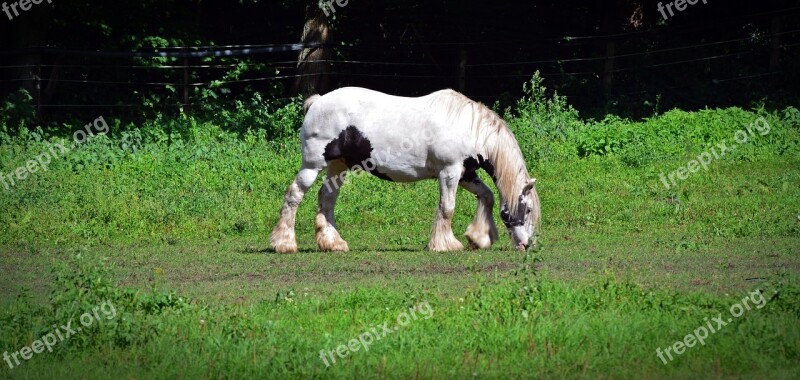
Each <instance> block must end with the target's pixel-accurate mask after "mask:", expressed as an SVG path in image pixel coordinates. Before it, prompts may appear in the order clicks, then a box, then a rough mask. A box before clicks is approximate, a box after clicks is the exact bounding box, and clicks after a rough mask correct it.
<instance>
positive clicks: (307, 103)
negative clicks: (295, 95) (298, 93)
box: [303, 94, 320, 113]
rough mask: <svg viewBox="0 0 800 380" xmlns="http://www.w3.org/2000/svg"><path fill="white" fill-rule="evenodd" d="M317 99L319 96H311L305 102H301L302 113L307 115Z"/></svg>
mask: <svg viewBox="0 0 800 380" xmlns="http://www.w3.org/2000/svg"><path fill="white" fill-rule="evenodd" d="M319 98H320V96H319V94H317V95H311V96H310V97H309V98H308V99H306V101H305V102H303V113H308V110H309V109H310V108H311V106H312V105H313V104H314V102H316V101H317V99H319Z"/></svg>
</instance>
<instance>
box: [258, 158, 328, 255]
mask: <svg viewBox="0 0 800 380" xmlns="http://www.w3.org/2000/svg"><path fill="white" fill-rule="evenodd" d="M321 170H322V167H318V165H314V164H309V163H306V162H303V166H302V167H301V168H300V172H299V173H297V176H295V178H294V181H292V183H291V184H290V185H289V187H288V188H287V189H286V195H285V196H284V199H283V207H282V208H281V217H280V219H279V220H278V224H277V225H276V226H275V229H273V230H272V235H270V239H269V240H270V245H272V248H274V249H275V251H276V252H278V253H294V252H297V239H296V238H295V233H294V222H295V216H296V215H297V207H298V206H299V205H300V202H301V201H302V200H303V197H304V196H305V194H306V192H307V191H308V188H309V187H311V185H312V184H314V180H316V179H317V175H318V174H319V172H320V171H321Z"/></svg>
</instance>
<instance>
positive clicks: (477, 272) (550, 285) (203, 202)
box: [0, 80, 800, 379]
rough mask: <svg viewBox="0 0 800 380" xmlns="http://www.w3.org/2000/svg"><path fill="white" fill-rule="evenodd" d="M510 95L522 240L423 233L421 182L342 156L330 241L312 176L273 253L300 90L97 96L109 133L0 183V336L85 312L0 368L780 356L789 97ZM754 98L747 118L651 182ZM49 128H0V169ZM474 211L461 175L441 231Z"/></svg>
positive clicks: (624, 374)
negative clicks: (722, 104)
mask: <svg viewBox="0 0 800 380" xmlns="http://www.w3.org/2000/svg"><path fill="white" fill-rule="evenodd" d="M528 94H529V96H528V97H526V98H525V99H522V100H520V102H519V103H518V104H517V106H516V107H514V108H513V109H510V110H501V111H502V113H503V114H504V115H505V118H506V119H507V120H508V122H509V126H510V127H511V128H512V129H513V130H514V132H515V134H516V136H517V138H518V140H519V142H520V146H521V148H522V150H523V153H524V154H525V157H526V159H527V160H528V165H529V171H530V172H531V173H532V175H533V176H534V177H537V178H538V179H539V182H538V183H537V189H538V192H539V195H540V197H541V199H542V204H543V217H544V220H543V228H542V232H541V239H540V243H541V245H540V247H538V248H537V249H535V250H530V251H528V252H518V251H514V250H512V249H511V247H510V244H509V239H508V237H507V236H506V235H505V233H504V230H502V224H501V225H499V228H500V229H501V238H500V241H499V242H498V243H497V244H496V245H495V247H494V248H493V249H492V250H485V251H464V252H453V253H432V252H426V251H424V250H423V247H424V246H425V244H426V242H427V238H428V235H429V232H430V227H431V223H432V221H433V215H434V211H435V207H436V206H435V205H436V203H437V201H438V199H437V198H438V191H437V186H436V183H435V182H432V181H430V182H422V183H417V184H394V183H388V182H383V181H380V180H378V179H375V178H370V177H367V176H359V177H356V178H354V179H353V180H352V182H351V183H349V184H347V185H345V186H344V188H343V190H342V194H341V196H340V198H339V203H338V207H337V222H338V225H339V229H340V231H341V233H342V236H343V237H344V238H345V239H346V240H347V241H348V242H349V244H350V248H351V252H349V253H336V254H331V253H320V252H318V251H317V250H316V246H315V244H314V236H313V215H314V213H315V211H316V190H317V189H318V188H319V186H320V185H319V182H318V183H317V184H316V185H315V187H314V188H313V189H312V191H310V192H309V194H308V195H307V196H306V199H305V201H304V202H303V204H302V205H301V207H300V211H299V213H298V228H297V231H298V240H299V244H300V249H301V251H300V252H299V253H297V254H293V255H277V254H274V253H273V252H271V250H270V249H269V245H268V234H269V231H270V229H271V228H272V226H273V225H274V223H275V221H276V220H277V216H278V209H279V207H280V204H281V202H282V196H283V191H284V189H285V187H286V185H287V184H288V183H289V181H290V179H291V178H292V176H293V175H294V174H295V172H296V170H297V166H298V163H299V153H298V152H297V151H298V149H297V141H296V138H293V137H292V135H291V133H284V132H282V131H286V130H291V128H290V127H287V126H294V127H296V126H297V123H298V122H299V120H300V119H301V116H300V110H299V105H298V104H297V103H293V104H290V105H288V106H286V107H283V108H280V109H278V110H275V111H274V112H273V113H271V116H270V119H269V120H268V121H267V122H265V123H264V124H263V125H259V128H255V127H256V126H253V128H241V129H237V128H228V127H226V125H225V124H224V123H220V122H211V121H208V122H204V121H198V120H196V119H193V118H190V117H187V118H183V119H180V120H157V121H154V122H153V123H150V124H147V125H142V126H137V127H132V126H124V125H119V124H118V123H117V124H114V123H113V122H111V117H107V119H109V123H110V124H112V125H111V131H112V133H111V134H110V135H105V136H97V137H95V138H94V139H92V140H91V141H88V142H87V143H86V144H84V145H82V146H80V147H77V148H76V149H73V150H72V151H71V152H69V153H68V154H67V155H65V156H64V157H61V158H58V159H54V160H53V162H51V163H50V164H49V167H48V170H47V171H39V172H37V173H32V174H31V175H30V176H29V177H28V178H26V179H25V180H23V181H19V183H17V184H16V185H15V186H14V187H13V188H12V189H9V190H6V189H0V191H3V193H2V197H0V225H1V226H2V230H0V270H1V271H2V277H0V310H2V313H1V314H0V354H2V353H3V352H7V353H9V354H13V353H17V352H18V351H19V350H21V349H23V348H24V347H33V348H36V347H38V346H37V345H36V343H35V342H36V341H38V340H40V338H41V339H44V338H43V337H45V336H47V335H48V334H50V333H52V332H53V331H54V329H55V330H58V329H60V327H59V326H61V325H65V324H67V323H69V322H72V327H76V326H78V327H85V328H84V329H83V330H81V331H77V330H76V331H75V332H74V333H73V334H70V335H69V336H68V337H66V339H63V340H62V339H59V340H58V342H57V343H56V344H55V345H52V346H51V347H50V348H51V349H52V352H49V351H48V350H44V352H40V353H34V354H32V355H31V356H32V358H30V359H29V360H24V359H21V357H20V356H19V355H18V358H20V364H19V365H12V364H15V363H13V362H14V360H15V359H14V358H11V359H10V360H9V361H6V360H5V358H2V361H0V378H10V379H26V378H36V379H39V378H59V379H61V378H131V379H138V378H246V377H261V378H284V377H286V378H361V377H366V378H437V379H438V378H562V377H563V378H696V377H703V378H787V379H788V378H797V377H798V375H800V282H798V272H800V116H798V111H797V110H796V109H793V108H790V109H786V110H767V109H763V108H756V109H754V110H752V111H748V110H742V109H738V108H729V109H713V110H711V109H707V110H699V111H693V112H685V111H680V110H673V111H669V112H666V113H664V114H661V115H657V116H654V117H653V118H651V119H648V120H644V121H640V122H636V121H630V120H624V119H620V118H616V117H614V116H608V117H606V118H605V119H603V120H583V119H581V118H580V117H579V116H578V114H577V112H575V111H574V110H573V109H572V108H571V107H569V106H568V105H567V104H566V101H565V100H564V99H563V98H559V97H554V98H546V97H544V95H543V94H544V93H543V89H541V87H540V83H538V82H537V81H536V80H534V81H533V82H532V83H531V85H530V88H528ZM759 117H763V118H764V120H765V121H766V122H767V123H768V125H769V126H770V129H769V132H767V133H763V134H761V133H758V132H756V133H754V134H751V135H750V137H749V138H748V141H747V142H745V143H743V144H738V145H737V146H736V148H735V149H733V150H732V151H729V152H727V153H726V154H725V155H723V156H721V157H719V158H715V159H714V160H713V162H711V163H710V164H709V165H708V170H704V169H700V170H699V171H697V172H696V173H692V174H691V175H689V176H688V178H686V179H685V180H679V181H677V182H676V184H675V185H674V186H670V187H669V188H667V186H665V185H664V184H663V183H662V181H661V180H660V176H661V174H662V173H663V174H668V173H670V172H673V171H675V170H678V169H679V168H681V167H687V165H690V164H689V162H690V161H691V160H692V159H696V158H697V157H698V156H699V155H700V154H702V153H703V152H707V151H710V149H712V148H713V147H714V146H716V145H717V144H718V143H720V142H723V141H727V142H728V144H729V145H731V144H734V141H735V137H734V136H736V132H737V131H739V130H742V129H746V127H747V126H748V125H752V123H754V122H755V121H756V120H757V119H758V118H759ZM65 131H67V132H68V131H69V128H65ZM65 131H62V133H61V134H60V135H49V134H45V133H42V132H40V131H36V130H33V131H29V130H28V129H27V128H24V127H22V128H17V126H4V127H3V129H2V130H0V173H10V172H12V171H14V170H15V169H16V168H18V167H20V166H21V165H24V164H25V162H26V161H28V160H30V159H32V158H33V157H35V156H36V155H38V154H40V153H41V152H43V151H45V150H46V149H47V147H48V144H52V143H54V142H58V141H65V140H64V139H65V138H64V137H63V136H68V135H67V134H66V133H65ZM267 137H269V139H268V138H267ZM485 179H486V178H485ZM486 180H487V181H489V182H490V180H488V179H486ZM474 212H475V199H474V198H473V197H471V196H470V195H469V194H467V193H466V192H464V191H459V198H458V206H457V212H456V217H455V222H454V230H455V232H456V233H457V234H459V233H463V231H464V230H465V229H466V227H467V225H468V224H469V222H470V221H471V220H472V217H473V216H474ZM496 218H497V219H498V220H499V218H498V217H497V216H496ZM462 241H463V239H462ZM745 299H746V300H745ZM745 304H746V306H745ZM101 305H105V306H109V305H113V313H108V312H109V308H108V307H105V308H102V309H96V308H97V307H99V306H101ZM423 305H424V306H425V308H423V307H422V306H423ZM93 308H95V309H96V310H95V311H94V319H95V323H94V324H92V326H91V327H86V325H84V324H83V322H84V321H83V319H84V318H83V316H84V315H89V316H90V317H89V318H88V319H91V316H92V314H91V313H90V314H84V313H86V312H87V311H92V309H93ZM409 308H413V310H414V312H413V313H412V312H410V311H409ZM97 310H102V312H98V311H97ZM739 311H741V312H740V313H739ZM399 316H404V318H405V319H404V320H403V319H402V318H403V317H401V318H398V317H399ZM715 320H719V321H721V322H722V324H718V322H714V325H713V327H714V332H709V333H708V334H707V337H703V338H702V340H703V343H702V344H700V343H697V342H694V344H691V347H683V348H682V349H681V348H679V349H675V348H674V346H675V344H676V342H678V341H686V339H685V337H686V336H687V335H689V334H693V335H694V336H695V337H697V336H698V334H700V333H699V332H698V331H700V332H701V331H702V330H699V328H700V327H703V328H705V327H706V326H709V329H710V326H711V323H712V321H715ZM400 321H404V322H405V323H401V322H400ZM384 324H385V326H388V330H382V328H381V327H380V326H381V325H384ZM393 327H397V329H394V328H393ZM373 329H376V330H373ZM373 331H375V332H374V333H373ZM706 331H707V332H708V329H706ZM379 332H380V334H379ZM367 336H369V337H370V338H371V341H370V342H369V344H366V343H362V341H364V342H366V340H365V339H366V337H367ZM373 336H375V337H378V338H380V339H379V340H378V339H376V338H372V337H373ZM359 338H362V341H359V340H358V339H359ZM695 340H697V339H695ZM353 342H355V343H353ZM346 346H349V347H346ZM365 346H366V348H365ZM686 346H690V344H689V343H687V344H686ZM342 347H346V348H344V349H342ZM667 347H670V348H671V349H672V353H671V354H670V355H671V356H672V357H673V360H668V358H667V360H662V359H661V358H660V357H659V354H658V352H659V351H658V350H660V351H661V352H663V351H664V350H665V349H667ZM39 348H41V347H39ZM337 351H339V352H341V353H343V354H342V355H341V356H340V354H338V353H337ZM677 351H680V352H682V353H681V354H678V353H677ZM27 352H28V353H30V351H27ZM321 352H322V354H321ZM342 356H344V357H342ZM664 357H665V358H666V356H664ZM332 358H335V360H336V362H335V363H334V362H331V361H332V360H331V359H332ZM326 361H327V365H326ZM11 367H13V368H11Z"/></svg>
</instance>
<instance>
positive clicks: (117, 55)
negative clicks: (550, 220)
mask: <svg viewBox="0 0 800 380" xmlns="http://www.w3.org/2000/svg"><path fill="white" fill-rule="evenodd" d="M342 3H344V2H342ZM658 3H659V2H658V1H637V0H616V1H607V2H588V1H571V0H566V1H502V2H488V1H476V0H459V1H454V0H426V1H422V0H404V1H397V0H374V1H363V0H350V1H348V2H346V5H344V6H339V5H337V4H336V2H333V9H328V13H329V15H327V16H326V15H325V13H324V12H323V11H322V10H321V9H320V8H319V3H318V2H317V1H306V2H303V1H288V0H281V1H258V0H240V1H213V0H191V1H190V0H159V1H155V0H143V1H135V2H134V1H69V0H54V1H53V2H52V4H48V3H47V1H44V2H43V3H42V4H40V5H34V6H33V9H31V10H30V11H27V12H22V13H21V14H20V15H19V16H16V17H14V19H13V20H8V17H7V16H6V15H5V14H2V13H0V32H1V33H2V35H3V45H4V46H3V48H2V52H0V85H1V87H0V89H1V91H2V93H0V95H2V97H3V98H4V99H6V100H5V103H6V108H8V107H10V105H13V106H14V107H17V108H18V110H17V111H19V112H20V113H29V114H33V115H35V117H36V118H37V119H38V121H39V122H42V123H47V122H59V121H64V120H69V119H73V118H83V119H86V118H88V117H94V116H96V115H97V114H98V112H103V113H112V112H113V114H114V115H115V116H117V117H119V118H122V119H130V120H131V121H135V120H137V119H142V118H149V117H152V116H153V115H155V114H166V115H170V114H178V113H180V112H187V113H195V114H201V113H219V112H221V111H224V110H226V109H231V108H232V107H233V108H235V107H246V106H248V105H250V106H253V107H257V106H260V105H263V104H279V103H280V102H288V101H291V100H290V99H291V98H293V97H296V96H298V95H301V96H302V95H307V94H309V93H313V92H319V93H324V92H327V91H330V90H331V89H335V88H338V87H341V86H363V87H369V88H373V89H377V90H380V91H384V92H389V93H393V94H399V95H408V96H415V95H422V94H425V93H428V92H431V91H435V90H438V89H442V88H448V87H449V88H454V89H457V90H461V91H462V92H464V93H465V94H466V95H468V96H470V97H473V98H475V99H478V100H480V101H483V102H485V103H489V104H493V103H495V102H499V103H498V105H499V106H500V107H504V106H508V105H510V104H512V102H513V101H514V100H515V99H518V98H519V97H520V96H521V95H522V91H523V84H524V83H525V82H527V81H528V80H530V78H531V77H532V76H533V74H534V73H535V72H536V71H539V72H540V73H541V76H542V77H543V78H544V79H545V82H544V83H545V85H546V86H547V87H548V89H549V91H557V92H558V93H559V94H563V95H566V96H567V97H568V99H569V102H570V103H571V104H573V105H574V106H575V107H576V108H577V109H578V110H580V111H581V113H582V114H583V115H585V116H588V117H602V116H603V115H605V114H607V113H614V114H618V115H621V116H625V117H634V118H639V117H646V116H650V115H652V114H655V113H659V112H663V111H665V110H667V109H670V108H673V107H680V108H683V109H689V110H691V109H698V108H704V107H716V106H729V105H739V106H745V107H752V106H754V105H757V104H761V103H764V104H767V105H771V106H774V107H780V106H785V105H789V104H795V105H796V104H797V99H798V96H797V91H796V89H797V88H798V84H800V83H798V72H799V71H798V68H800V60H799V58H800V54H798V52H800V17H798V16H800V1H785V0H781V1H777V0H776V1H761V2H755V1H735V2H730V1H718V0H708V4H703V2H702V0H700V1H699V2H698V4H696V5H688V7H687V9H686V10H685V11H682V12H676V14H675V16H673V17H670V18H669V19H668V20H664V19H663V17H662V16H661V14H660V13H659V11H658V10H657V4H658ZM663 3H664V4H665V5H666V3H667V2H663ZM340 4H341V3H340ZM301 42H302V43H303V44H305V45H292V44H298V43H301ZM303 47H305V48H304V49H303ZM157 53H168V55H169V56H167V57H153V55H156V54H157ZM21 90H23V91H21ZM21 104H28V105H29V107H28V109H23V108H25V107H23V106H21Z"/></svg>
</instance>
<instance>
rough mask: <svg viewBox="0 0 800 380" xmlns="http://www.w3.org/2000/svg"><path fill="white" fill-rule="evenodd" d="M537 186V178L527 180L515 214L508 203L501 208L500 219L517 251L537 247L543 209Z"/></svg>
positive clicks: (504, 203)
mask: <svg viewBox="0 0 800 380" xmlns="http://www.w3.org/2000/svg"><path fill="white" fill-rule="evenodd" d="M535 184H536V179H535V178H532V179H529V180H527V183H526V184H525V187H523V189H522V194H520V195H519V198H518V200H517V201H518V204H517V208H516V210H514V211H513V212H512V211H511V209H510V208H509V207H508V202H503V204H502V206H500V218H502V219H503V224H505V225H506V228H508V234H509V236H510V237H511V243H512V244H513V245H514V248H516V249H520V250H525V249H527V248H528V247H530V246H533V245H536V235H537V234H538V233H539V231H537V230H538V228H539V219H540V217H541V207H540V205H539V195H538V194H537V193H536V187H535V186H534V185H535Z"/></svg>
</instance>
